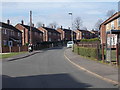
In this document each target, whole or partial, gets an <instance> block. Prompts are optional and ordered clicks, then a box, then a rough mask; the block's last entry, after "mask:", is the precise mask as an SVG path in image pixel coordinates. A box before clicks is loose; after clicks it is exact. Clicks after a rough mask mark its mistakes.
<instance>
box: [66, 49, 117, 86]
mask: <svg viewBox="0 0 120 90" xmlns="http://www.w3.org/2000/svg"><path fill="white" fill-rule="evenodd" d="M64 55H65V57H66V58H67V60H68V61H70V62H71V63H72V64H74V65H75V66H77V67H78V68H80V69H82V70H84V71H86V72H88V73H90V74H93V75H95V76H96V77H98V78H100V79H103V80H105V81H108V82H111V83H113V84H118V75H119V74H118V68H117V67H113V66H110V65H105V64H102V63H98V62H96V61H92V60H88V59H86V58H83V57H81V56H80V55H77V54H76V53H73V52H72V50H71V49H66V50H65V52H64Z"/></svg>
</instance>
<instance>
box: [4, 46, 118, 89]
mask: <svg viewBox="0 0 120 90" xmlns="http://www.w3.org/2000/svg"><path fill="white" fill-rule="evenodd" d="M65 49H66V48H63V47H58V48H53V49H48V50H45V51H43V52H41V53H37V54H35V55H32V56H30V57H27V58H24V59H18V60H15V61H9V62H3V64H2V70H3V71H2V72H3V77H2V78H3V88H116V87H117V86H115V85H113V84H111V83H108V82H106V81H104V80H101V79H99V78H97V77H95V76H93V75H91V74H89V73H87V72H85V71H82V70H80V69H78V68H77V67H76V66H74V65H72V64H71V63H70V62H69V61H68V60H67V59H66V58H65V57H64V50H65Z"/></svg>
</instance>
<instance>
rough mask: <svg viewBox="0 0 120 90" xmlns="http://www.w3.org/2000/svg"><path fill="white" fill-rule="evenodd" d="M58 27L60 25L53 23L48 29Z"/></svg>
mask: <svg viewBox="0 0 120 90" xmlns="http://www.w3.org/2000/svg"><path fill="white" fill-rule="evenodd" d="M57 26H58V24H57V23H56V22H53V23H50V24H49V25H48V27H50V28H54V29H55V28H57Z"/></svg>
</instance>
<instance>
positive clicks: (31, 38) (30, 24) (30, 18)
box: [29, 11, 32, 45]
mask: <svg viewBox="0 0 120 90" xmlns="http://www.w3.org/2000/svg"><path fill="white" fill-rule="evenodd" d="M31 27H32V11H30V41H29V43H30V45H32V28H31Z"/></svg>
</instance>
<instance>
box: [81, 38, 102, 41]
mask: <svg viewBox="0 0 120 90" xmlns="http://www.w3.org/2000/svg"><path fill="white" fill-rule="evenodd" d="M96 41H100V39H99V38H92V39H82V40H81V42H96Z"/></svg>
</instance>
